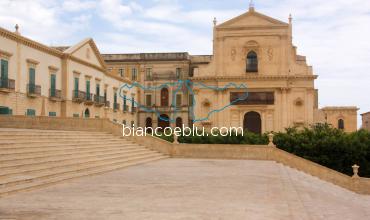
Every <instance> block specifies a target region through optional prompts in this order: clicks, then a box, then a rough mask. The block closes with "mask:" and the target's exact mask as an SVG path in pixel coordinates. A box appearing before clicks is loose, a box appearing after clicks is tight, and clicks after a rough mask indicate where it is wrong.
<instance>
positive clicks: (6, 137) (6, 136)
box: [0, 133, 117, 140]
mask: <svg viewBox="0 0 370 220" xmlns="http://www.w3.org/2000/svg"><path fill="white" fill-rule="evenodd" d="M54 137H59V138H81V137H82V138H88V137H101V138H114V137H115V138H117V136H114V135H109V134H94V135H92V134H44V133H40V134H34V135H29V134H17V135H15V134H11V133H7V134H0V140H9V139H14V138H16V139H21V138H43V139H45V138H54Z"/></svg>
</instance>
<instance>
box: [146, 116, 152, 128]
mask: <svg viewBox="0 0 370 220" xmlns="http://www.w3.org/2000/svg"><path fill="white" fill-rule="evenodd" d="M145 127H147V128H151V127H153V120H152V118H151V117H148V118H146V120H145Z"/></svg>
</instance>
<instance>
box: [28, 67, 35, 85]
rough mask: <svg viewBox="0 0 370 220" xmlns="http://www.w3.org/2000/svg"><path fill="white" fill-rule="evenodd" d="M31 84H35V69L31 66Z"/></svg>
mask: <svg viewBox="0 0 370 220" xmlns="http://www.w3.org/2000/svg"><path fill="white" fill-rule="evenodd" d="M29 71H30V72H29V84H31V85H35V82H36V80H35V69H34V68H30V69H29Z"/></svg>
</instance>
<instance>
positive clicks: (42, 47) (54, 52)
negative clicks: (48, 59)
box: [0, 27, 62, 57]
mask: <svg viewBox="0 0 370 220" xmlns="http://www.w3.org/2000/svg"><path fill="white" fill-rule="evenodd" d="M0 36H3V37H5V38H8V39H10V40H14V41H16V42H18V43H22V44H24V45H26V46H29V47H31V48H34V49H37V50H40V51H43V52H45V53H48V54H50V55H53V56H57V57H62V52H60V51H58V50H56V49H53V48H51V47H48V46H46V45H43V44H40V43H38V42H36V41H33V40H30V39H28V38H25V37H23V36H21V35H19V34H16V33H12V32H10V31H8V30H5V29H4V28H1V27H0Z"/></svg>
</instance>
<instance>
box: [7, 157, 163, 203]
mask: <svg viewBox="0 0 370 220" xmlns="http://www.w3.org/2000/svg"><path fill="white" fill-rule="evenodd" d="M165 158H168V157H167V156H162V155H160V156H150V157H141V158H130V159H127V160H122V161H120V162H117V163H115V164H111V165H110V166H101V167H95V168H94V169H93V168H92V169H90V170H88V171H85V172H76V173H73V174H71V173H69V174H64V175H59V176H56V177H53V178H48V179H44V180H35V181H30V182H27V183H24V184H19V185H15V186H12V187H4V188H0V197H3V196H6V195H10V194H13V193H17V192H23V191H28V190H31V189H37V188H41V187H46V186H50V185H53V184H56V183H59V182H63V181H67V180H71V179H75V178H78V177H84V176H91V175H96V174H100V173H105V172H109V171H114V170H118V169H122V168H124V167H128V166H133V165H138V164H142V163H148V162H152V161H156V160H161V159H165Z"/></svg>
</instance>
